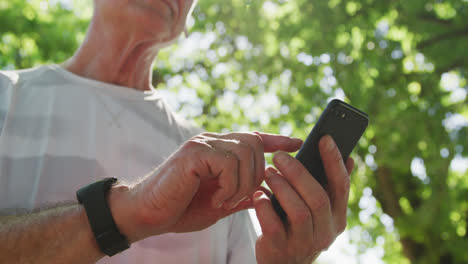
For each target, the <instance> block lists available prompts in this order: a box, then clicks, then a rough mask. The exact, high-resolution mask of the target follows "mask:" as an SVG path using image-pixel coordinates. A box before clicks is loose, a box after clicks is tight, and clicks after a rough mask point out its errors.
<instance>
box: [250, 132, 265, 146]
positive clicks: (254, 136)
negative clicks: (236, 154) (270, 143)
mask: <svg viewBox="0 0 468 264" xmlns="http://www.w3.org/2000/svg"><path fill="white" fill-rule="evenodd" d="M250 135H251V136H252V140H253V143H254V145H255V147H256V148H260V147H261V148H263V139H262V137H261V136H260V135H259V134H255V133H250Z"/></svg>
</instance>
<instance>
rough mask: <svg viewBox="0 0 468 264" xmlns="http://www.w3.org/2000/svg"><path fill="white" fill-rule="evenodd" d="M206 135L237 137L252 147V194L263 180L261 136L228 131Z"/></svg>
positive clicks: (263, 166) (263, 164)
mask: <svg viewBox="0 0 468 264" xmlns="http://www.w3.org/2000/svg"><path fill="white" fill-rule="evenodd" d="M206 134H207V135H208V136H212V137H217V138H224V139H237V140H239V141H240V142H243V143H246V144H247V145H249V146H250V147H251V148H252V152H253V153H254V159H255V161H254V170H255V177H254V182H255V184H254V186H252V187H253V188H252V190H251V192H252V194H253V193H254V191H255V189H256V188H257V186H259V185H260V184H261V183H262V182H263V178H264V173H265V153H264V149H263V140H262V138H261V137H260V136H259V135H257V134H255V133H228V134H215V133H206Z"/></svg>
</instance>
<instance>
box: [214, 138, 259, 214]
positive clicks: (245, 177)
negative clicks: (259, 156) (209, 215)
mask: <svg viewBox="0 0 468 264" xmlns="http://www.w3.org/2000/svg"><path fill="white" fill-rule="evenodd" d="M208 143H209V144H210V145H211V146H213V147H214V148H217V149H222V150H223V151H227V152H229V153H232V154H234V155H236V157H237V159H238V161H239V167H238V172H239V174H238V188H237V191H236V192H235V193H234V195H232V197H230V198H229V199H227V200H226V201H225V202H224V206H225V209H231V208H233V207H234V206H235V205H236V204H237V203H239V202H240V201H242V200H244V199H246V198H247V197H249V196H250V195H251V193H252V192H253V190H254V184H255V155H254V152H253V150H252V148H251V147H250V146H249V145H247V144H245V143H243V142H240V141H238V140H229V139H221V138H217V139H214V140H210V141H208Z"/></svg>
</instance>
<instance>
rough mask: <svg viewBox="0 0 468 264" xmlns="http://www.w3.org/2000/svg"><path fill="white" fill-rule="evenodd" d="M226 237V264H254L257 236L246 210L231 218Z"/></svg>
mask: <svg viewBox="0 0 468 264" xmlns="http://www.w3.org/2000/svg"><path fill="white" fill-rule="evenodd" d="M231 219H232V221H231V227H230V230H229V237H228V260H227V263H228V264H250V263H256V259H255V242H256V241H257V234H256V232H255V229H254V226H253V224H252V220H251V219H250V215H249V213H248V211H247V210H244V211H241V212H238V213H236V214H234V215H232V216H231Z"/></svg>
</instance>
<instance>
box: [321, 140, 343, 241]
mask: <svg viewBox="0 0 468 264" xmlns="http://www.w3.org/2000/svg"><path fill="white" fill-rule="evenodd" d="M319 149H320V156H321V157H322V161H323V167H324V169H325V173H326V175H327V179H328V190H329V192H330V199H331V205H332V212H333V216H334V218H335V224H336V229H337V231H338V232H342V231H343V230H344V229H345V228H346V213H347V206H348V196H349V177H348V176H349V173H348V170H347V168H346V167H345V164H344V163H343V158H342V156H341V153H340V150H339V149H338V147H337V146H336V144H335V142H334V141H333V139H332V137H330V136H328V135H327V136H324V137H322V138H321V139H320V142H319Z"/></svg>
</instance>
